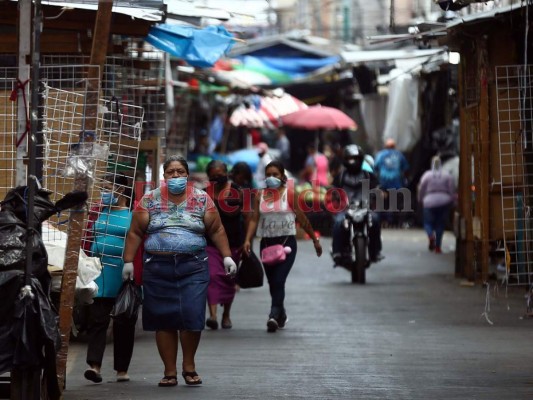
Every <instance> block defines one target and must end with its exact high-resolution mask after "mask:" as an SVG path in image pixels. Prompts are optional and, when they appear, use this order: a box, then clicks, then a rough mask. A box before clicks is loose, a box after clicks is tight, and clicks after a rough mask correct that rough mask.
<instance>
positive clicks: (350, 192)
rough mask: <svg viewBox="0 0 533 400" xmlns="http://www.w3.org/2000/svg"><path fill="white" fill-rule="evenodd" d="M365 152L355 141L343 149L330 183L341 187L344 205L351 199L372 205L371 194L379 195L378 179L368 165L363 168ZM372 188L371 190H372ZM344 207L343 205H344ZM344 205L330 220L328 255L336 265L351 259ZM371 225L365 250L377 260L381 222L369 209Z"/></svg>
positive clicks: (378, 258)
mask: <svg viewBox="0 0 533 400" xmlns="http://www.w3.org/2000/svg"><path fill="white" fill-rule="evenodd" d="M364 160H365V154H364V151H363V149H362V148H361V147H360V146H358V145H355V144H350V145H348V146H346V147H345V148H344V151H343V169H342V171H341V173H340V174H338V175H337V176H336V178H335V180H334V182H333V186H335V187H337V188H339V189H342V192H343V193H344V194H345V199H344V200H345V201H347V204H346V205H345V206H346V207H347V206H348V205H349V204H350V203H352V202H353V201H354V200H356V199H358V200H362V201H367V202H368V205H369V206H370V207H371V208H372V206H373V203H375V200H376V199H375V198H372V197H373V195H374V196H380V195H381V193H380V191H379V189H378V180H377V178H376V176H375V175H374V174H373V173H372V172H369V171H368V169H369V168H364V169H363V162H364ZM373 189H374V190H373ZM346 207H344V208H346ZM345 215H346V211H345V209H344V210H343V211H341V212H339V213H337V214H336V215H335V218H334V224H333V244H332V257H333V260H334V262H335V264H336V265H345V264H346V263H347V260H348V261H349V260H351V250H350V249H351V247H350V233H349V232H347V231H346V228H345V226H344V218H345ZM371 215H372V226H371V227H370V229H369V232H368V254H369V258H370V261H371V262H377V261H379V260H381V259H382V258H383V257H382V256H381V254H380V252H381V224H380V222H379V214H378V213H376V212H375V211H371Z"/></svg>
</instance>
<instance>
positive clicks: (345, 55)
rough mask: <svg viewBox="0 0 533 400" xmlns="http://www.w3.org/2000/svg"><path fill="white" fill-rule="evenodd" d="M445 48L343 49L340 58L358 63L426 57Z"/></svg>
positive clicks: (350, 62)
mask: <svg viewBox="0 0 533 400" xmlns="http://www.w3.org/2000/svg"><path fill="white" fill-rule="evenodd" d="M445 51H446V50H445V49H429V50H419V49H409V50H357V51H343V52H342V53H341V58H342V60H343V61H344V62H345V63H347V64H358V63H363V62H373V61H388V60H390V61H394V60H398V59H412V58H421V57H428V56H432V55H435V54H438V53H442V52H445Z"/></svg>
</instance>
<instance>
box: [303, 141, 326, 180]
mask: <svg viewBox="0 0 533 400" xmlns="http://www.w3.org/2000/svg"><path fill="white" fill-rule="evenodd" d="M307 154H308V155H307V159H306V160H305V166H304V169H303V171H302V172H301V175H300V176H301V178H302V179H303V180H305V181H307V182H311V183H312V184H313V185H317V186H329V183H330V182H329V161H328V159H327V157H326V156H325V155H324V154H322V153H320V152H318V151H317V149H316V146H315V144H314V142H313V143H309V144H308V145H307Z"/></svg>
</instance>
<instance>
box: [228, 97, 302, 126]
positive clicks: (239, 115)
mask: <svg viewBox="0 0 533 400" xmlns="http://www.w3.org/2000/svg"><path fill="white" fill-rule="evenodd" d="M260 99H261V102H260V105H259V107H258V108H257V107H254V106H253V105H252V106H249V107H246V106H245V105H241V106H239V107H237V108H236V109H235V111H233V113H232V114H231V116H230V119H229V122H230V124H231V125H233V126H246V127H248V128H263V127H266V128H269V129H274V128H276V127H278V126H280V122H281V117H282V116H283V115H287V114H290V113H293V112H295V111H299V110H303V109H305V108H307V104H305V103H304V102H303V101H301V100H298V99H297V98H296V97H294V96H291V95H290V94H288V93H284V94H283V95H281V96H261V98H260Z"/></svg>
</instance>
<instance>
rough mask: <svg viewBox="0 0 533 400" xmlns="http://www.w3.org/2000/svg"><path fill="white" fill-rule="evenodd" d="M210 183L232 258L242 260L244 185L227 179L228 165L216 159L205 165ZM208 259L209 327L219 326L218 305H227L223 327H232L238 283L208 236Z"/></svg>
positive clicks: (245, 221)
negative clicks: (241, 185)
mask: <svg viewBox="0 0 533 400" xmlns="http://www.w3.org/2000/svg"><path fill="white" fill-rule="evenodd" d="M206 172H207V177H208V178H209V183H210V185H209V187H208V188H207V193H208V194H209V195H210V196H211V198H212V199H213V202H214V203H215V205H216V207H217V209H218V212H219V214H220V220H221V221H222V225H223V226H224V230H225V231H226V235H227V237H228V242H229V246H230V248H231V254H232V258H233V261H235V263H236V264H238V263H239V261H240V259H241V253H242V244H243V241H244V227H243V220H244V225H247V220H248V218H246V215H249V214H244V213H242V205H243V197H242V196H243V194H242V191H241V188H240V187H239V186H238V185H236V184H235V183H231V182H229V181H228V168H227V166H226V164H224V163H223V162H222V161H217V160H213V161H211V162H210V163H209V164H207V167H206ZM206 250H207V261H208V264H209V277H210V280H209V287H208V288H207V304H208V307H209V318H207V320H206V322H205V324H206V326H207V327H209V328H211V329H213V330H215V329H218V319H217V305H218V304H221V305H222V306H223V307H224V311H223V313H222V320H221V326H222V329H231V327H232V326H233V325H232V322H231V318H230V312H231V305H232V304H233V300H234V298H235V292H236V285H235V280H234V279H233V277H231V276H228V275H227V274H226V271H225V269H224V262H223V258H222V254H221V253H220V251H219V250H218V249H217V247H216V246H215V244H214V243H213V241H212V240H211V239H210V238H207V248H206Z"/></svg>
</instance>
